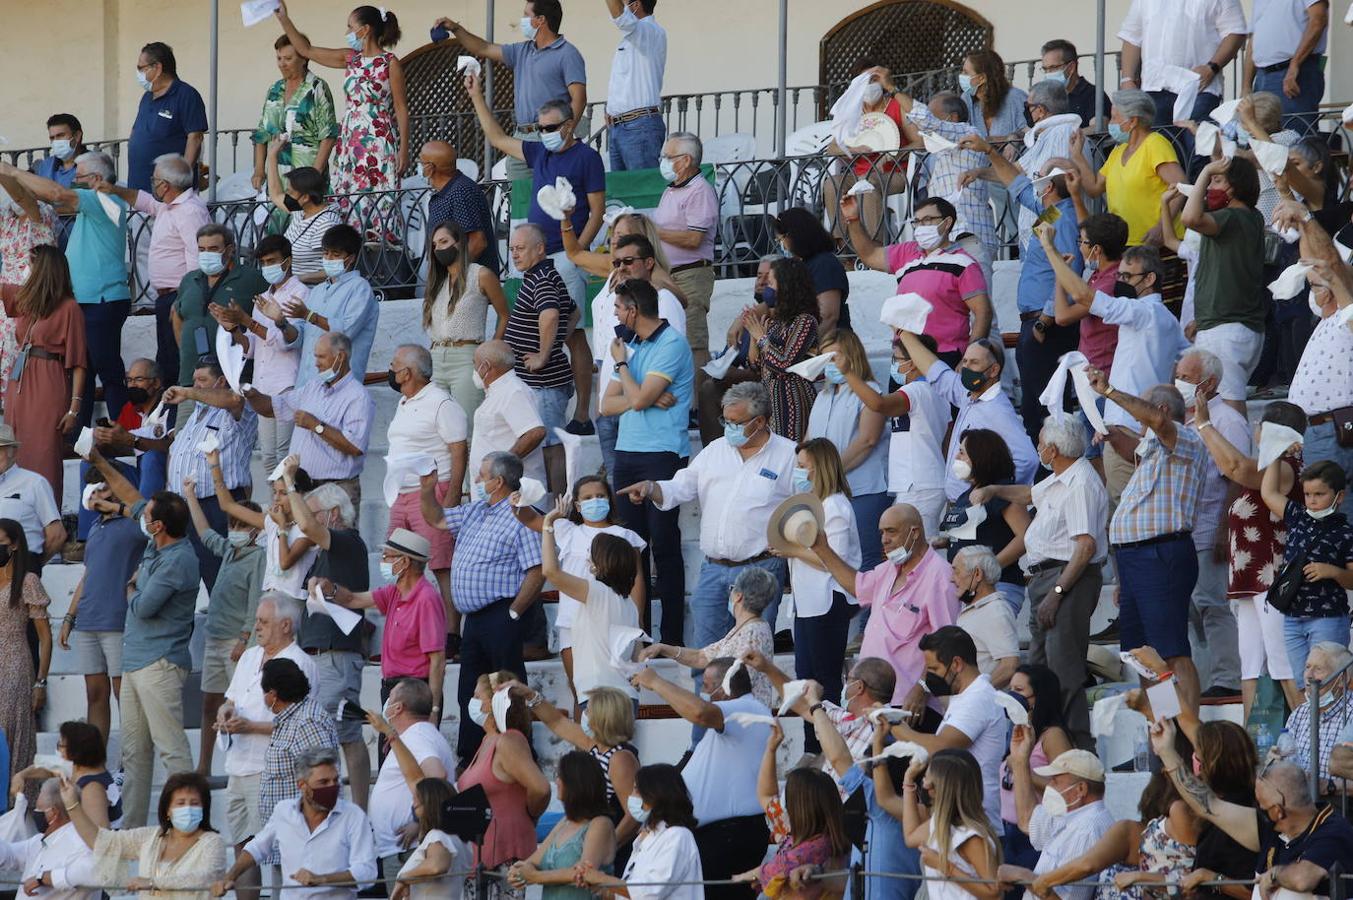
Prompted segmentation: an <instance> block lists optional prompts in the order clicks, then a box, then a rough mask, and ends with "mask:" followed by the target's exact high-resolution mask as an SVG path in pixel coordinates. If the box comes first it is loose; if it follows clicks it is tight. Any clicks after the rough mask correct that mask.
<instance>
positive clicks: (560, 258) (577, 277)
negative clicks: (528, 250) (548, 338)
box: [550, 250, 587, 325]
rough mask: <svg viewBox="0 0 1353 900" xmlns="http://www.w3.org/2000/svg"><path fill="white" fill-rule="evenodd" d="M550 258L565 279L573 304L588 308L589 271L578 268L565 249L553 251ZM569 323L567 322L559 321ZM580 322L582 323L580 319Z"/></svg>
mask: <svg viewBox="0 0 1353 900" xmlns="http://www.w3.org/2000/svg"><path fill="white" fill-rule="evenodd" d="M550 259H551V260H553V261H554V267H555V268H556V269H557V270H559V277H560V278H562V279H564V287H566V288H567V289H568V295H569V297H571V298H572V299H573V305H574V306H576V307H578V308H579V309H586V308H587V273H586V272H584V271H583V270H582V269H580V268H578V267H577V266H575V265H574V264H573V262H572V261H571V260H570V259H569V258H568V254H567V253H565V252H564V251H563V250H560V251H559V252H558V253H551V254H550ZM559 324H561V325H567V324H568V323H567V322H561V323H559ZM579 324H582V322H581V320H579Z"/></svg>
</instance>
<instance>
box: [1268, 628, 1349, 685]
mask: <svg viewBox="0 0 1353 900" xmlns="http://www.w3.org/2000/svg"><path fill="white" fill-rule="evenodd" d="M1283 639H1284V640H1285V641H1286V642H1287V658H1288V660H1290V661H1291V663H1292V676H1293V677H1294V678H1295V679H1296V682H1297V689H1298V690H1301V689H1303V688H1305V687H1306V654H1308V653H1310V652H1311V648H1312V647H1314V646H1315V645H1316V644H1318V643H1320V642H1321V641H1334V642H1335V643H1336V644H1338V645H1339V646H1341V647H1347V646H1348V616H1347V615H1343V616H1322V617H1320V618H1314V617H1302V616H1284V617H1283Z"/></svg>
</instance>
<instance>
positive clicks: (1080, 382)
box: [1038, 350, 1109, 434]
mask: <svg viewBox="0 0 1353 900" xmlns="http://www.w3.org/2000/svg"><path fill="white" fill-rule="evenodd" d="M1089 364H1090V363H1089V360H1087V359H1086V358H1085V354H1084V353H1081V352H1080V351H1079V350H1072V351H1071V352H1070V353H1063V354H1062V358H1061V359H1059V360H1057V370H1056V371H1055V372H1053V373H1052V378H1050V379H1048V386H1047V387H1045V388H1044V389H1043V393H1041V394H1039V395H1038V402H1039V403H1042V404H1043V405H1044V406H1045V407H1047V410H1048V412H1050V413H1052V416H1053V418H1055V419H1057V420H1059V421H1060V420H1061V419H1062V418H1064V417H1065V416H1067V415H1069V413H1067V411H1066V409H1065V408H1064V407H1063V405H1062V401H1063V400H1064V399H1065V397H1066V379H1067V377H1068V376H1070V377H1071V383H1072V386H1073V387H1074V389H1075V391H1076V400H1077V402H1079V403H1080V405H1081V411H1082V412H1084V413H1085V417H1086V418H1087V419H1089V420H1090V427H1091V428H1093V429H1094V430H1095V431H1096V432H1098V433H1099V434H1108V433H1109V429H1108V428H1107V427H1106V426H1105V425H1104V417H1103V416H1101V415H1100V414H1099V407H1098V406H1096V405H1095V401H1096V400H1098V399H1099V395H1098V394H1096V393H1095V390H1094V388H1092V387H1090V376H1089V375H1087V374H1086V373H1085V367H1086V366H1088V365H1089Z"/></svg>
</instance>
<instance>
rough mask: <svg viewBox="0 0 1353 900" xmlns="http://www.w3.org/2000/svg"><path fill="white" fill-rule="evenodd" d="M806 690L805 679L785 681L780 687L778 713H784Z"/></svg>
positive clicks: (806, 683)
mask: <svg viewBox="0 0 1353 900" xmlns="http://www.w3.org/2000/svg"><path fill="white" fill-rule="evenodd" d="M807 692H808V682H807V680H805V679H797V680H795V681H786V682H785V686H784V687H782V688H780V715H782V716H783V715H784V714H785V713H786V712H788V711H789V708H790V707H791V706H793V705H794V704H795V703H797V702H798V701H799V699H800V698H801V697H803V695H804V694H806V693H807Z"/></svg>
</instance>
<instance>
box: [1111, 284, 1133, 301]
mask: <svg viewBox="0 0 1353 900" xmlns="http://www.w3.org/2000/svg"><path fill="white" fill-rule="evenodd" d="M1113 295H1114V296H1115V297H1122V298H1124V299H1125V300H1136V299H1137V289H1136V288H1135V287H1133V286H1132V285H1130V284H1128V283H1127V282H1126V281H1115V282H1114V283H1113Z"/></svg>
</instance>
